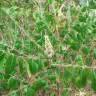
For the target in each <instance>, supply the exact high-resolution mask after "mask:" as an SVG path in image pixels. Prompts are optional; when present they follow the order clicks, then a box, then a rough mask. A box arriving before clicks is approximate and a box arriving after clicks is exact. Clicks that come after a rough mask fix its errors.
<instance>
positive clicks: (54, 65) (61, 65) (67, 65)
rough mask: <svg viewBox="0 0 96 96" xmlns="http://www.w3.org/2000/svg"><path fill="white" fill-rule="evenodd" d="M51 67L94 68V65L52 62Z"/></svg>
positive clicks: (95, 67)
mask: <svg viewBox="0 0 96 96" xmlns="http://www.w3.org/2000/svg"><path fill="white" fill-rule="evenodd" d="M51 68H84V69H96V66H86V65H83V66H81V65H78V64H76V65H73V64H65V65H64V64H52V65H51Z"/></svg>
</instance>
